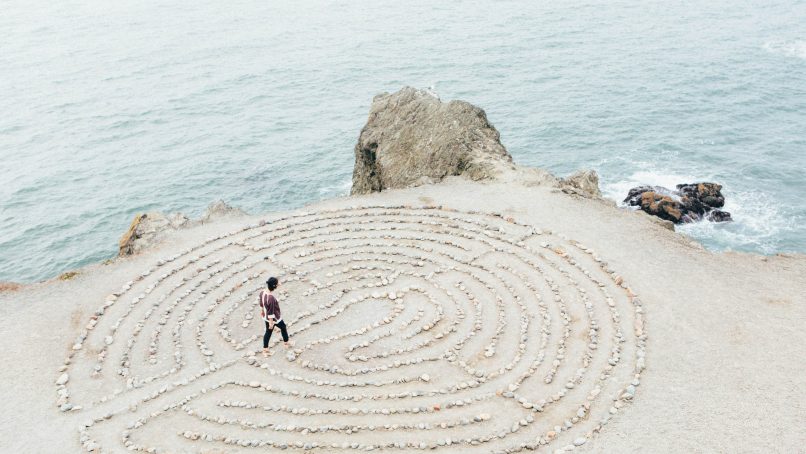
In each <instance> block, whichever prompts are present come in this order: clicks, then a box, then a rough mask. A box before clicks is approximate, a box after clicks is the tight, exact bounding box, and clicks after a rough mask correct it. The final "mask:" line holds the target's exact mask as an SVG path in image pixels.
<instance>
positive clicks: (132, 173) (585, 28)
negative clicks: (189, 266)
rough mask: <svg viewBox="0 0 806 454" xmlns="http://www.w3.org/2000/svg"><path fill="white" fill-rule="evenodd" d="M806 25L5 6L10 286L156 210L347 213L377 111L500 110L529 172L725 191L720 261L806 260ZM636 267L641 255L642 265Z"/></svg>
mask: <svg viewBox="0 0 806 454" xmlns="http://www.w3.org/2000/svg"><path fill="white" fill-rule="evenodd" d="M804 24H806V2H804V1H736V0H731V1H727V0H714V1H708V2H686V1H683V2H655V1H649V2H633V1H630V2H624V1H618V0H616V1H609V2H593V1H569V2H531V1H523V2H514V1H501V2H488V1H470V0H465V1H456V2H431V1H406V2H399V1H390V0H376V1H373V2H364V1H350V2H348V1H328V2H325V1H307V0H303V1H294V2H267V1H251V0H250V1H244V0H235V1H230V2H220V1H211V0H197V1H195V2H167V1H141V0H123V1H120V2H108V1H97V0H87V1H80V2H79V1H71V0H66V1H59V2H45V1H38V0H34V1H33V2H31V1H21V0H5V1H4V2H2V5H0V106H1V107H2V109H1V110H0V111H2V113H3V114H2V115H0V162H2V166H0V281H8V280H11V281H23V282H30V281H35V280H39V279H45V278H49V277H52V276H54V275H56V274H58V273H60V272H62V271H65V270H68V269H72V268H76V267H78V266H81V265H84V264H87V263H91V262H96V261H100V260H103V259H105V258H108V257H112V256H114V254H115V253H116V243H117V240H118V238H119V236H120V235H121V234H122V233H123V231H124V230H125V229H126V228H127V227H128V224H129V222H130V221H131V219H132V217H133V215H134V214H135V213H137V212H141V211H144V210H162V211H182V212H185V213H186V214H188V215H191V216H195V215H199V214H200V213H201V212H203V210H204V208H205V207H206V206H207V204H208V203H210V202H211V201H213V200H215V199H224V200H226V201H227V202H229V203H231V204H233V205H236V206H239V207H241V208H243V209H245V210H247V211H250V212H265V211H269V210H279V209H287V208H293V207H298V206H301V205H303V204H305V203H307V202H311V201H315V200H318V199H322V198H327V197H332V196H336V195H342V194H345V193H346V192H348V191H349V185H350V182H349V180H350V176H351V172H352V166H353V151H352V150H353V146H354V144H355V142H356V139H357V137H358V133H359V131H360V128H361V127H362V125H363V124H364V122H365V121H366V116H367V112H368V109H369V105H370V102H371V99H372V96H373V95H375V94H376V93H379V92H382V91H394V90H397V89H399V88H400V87H402V86H404V85H412V86H415V87H423V88H425V87H433V90H434V91H436V92H437V93H439V95H440V97H441V98H442V99H445V100H447V99H463V100H467V101H469V102H472V103H474V104H476V105H479V106H481V107H483V108H484V109H485V110H486V111H487V115H488V117H489V119H490V120H491V121H492V122H493V124H495V126H496V127H497V128H498V129H499V131H500V132H501V136H502V141H503V143H504V144H505V145H506V147H507V148H508V150H509V151H510V152H511V153H512V155H513V156H514V158H515V161H516V162H517V163H520V164H525V165H533V166H540V167H544V168H547V169H550V170H551V171H553V172H555V173H557V174H560V175H563V174H566V173H570V172H572V171H574V170H576V169H580V168H594V169H596V170H598V171H599V173H600V175H601V179H602V184H601V185H602V187H603V189H604V192H605V193H606V194H607V195H608V196H610V197H612V198H614V199H617V200H620V199H621V198H623V197H624V195H625V194H626V191H627V189H628V188H629V187H630V186H632V185H636V184H640V183H648V184H665V185H668V186H673V185H674V184H676V183H685V182H693V181H701V180H709V181H716V182H719V183H721V184H723V185H724V190H723V192H724V193H725V195H726V198H727V209H728V210H729V211H730V212H732V213H733V216H734V218H735V219H736V221H735V222H733V223H729V224H710V223H702V224H696V225H690V226H685V227H683V228H682V229H681V230H682V231H683V232H685V233H687V234H689V235H691V236H693V237H695V238H697V239H698V240H700V241H701V242H703V244H705V245H706V246H707V247H708V248H711V249H714V250H726V249H732V250H740V251H752V252H758V253H763V254H771V253H776V252H787V251H789V252H806V227H804V223H805V222H806V198H804V197H802V195H801V194H802V193H803V191H804V189H806V183H804V172H805V171H806V134H805V133H804V132H806V28H804ZM625 247H628V245H625Z"/></svg>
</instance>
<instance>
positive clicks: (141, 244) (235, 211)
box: [118, 200, 246, 256]
mask: <svg viewBox="0 0 806 454" xmlns="http://www.w3.org/2000/svg"><path fill="white" fill-rule="evenodd" d="M244 214H246V213H245V212H244V211H243V210H241V209H239V208H234V207H232V206H230V205H228V204H226V203H225V202H224V201H222V200H217V201H215V202H213V203H211V204H210V205H209V206H208V207H207V210H206V211H205V212H204V214H203V215H202V217H201V218H199V219H198V220H195V221H193V220H191V219H190V218H188V217H187V216H185V215H184V214H182V213H170V214H167V215H166V214H164V213H160V212H158V211H153V212H150V213H141V214H137V215H135V216H134V219H133V220H132V223H131V225H129V229H128V230H127V231H126V233H124V234H123V236H122V237H121V238H120V241H119V242H118V255H119V256H126V255H132V254H137V253H138V252H140V251H143V250H145V249H148V248H150V247H151V246H153V245H154V244H155V243H157V242H158V241H159V240H160V239H161V237H162V235H163V234H164V233H165V232H168V231H171V230H178V229H181V228H186V227H192V226H195V225H199V224H204V223H206V222H210V221H213V220H216V219H219V218H222V217H226V216H241V215H244Z"/></svg>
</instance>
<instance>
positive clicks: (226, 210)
mask: <svg viewBox="0 0 806 454" xmlns="http://www.w3.org/2000/svg"><path fill="white" fill-rule="evenodd" d="M245 214H246V212H245V211H244V210H242V209H240V208H236V207H233V206H231V205H229V204H227V203H226V202H224V201H223V200H216V201H215V202H213V203H211V204H210V205H209V206H208V207H207V210H205V211H204V214H203V215H202V217H201V218H200V219H199V222H201V223H205V222H209V221H212V220H215V219H220V218H223V217H227V216H244V215H245Z"/></svg>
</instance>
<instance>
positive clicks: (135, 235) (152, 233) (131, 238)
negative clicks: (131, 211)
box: [118, 211, 190, 256]
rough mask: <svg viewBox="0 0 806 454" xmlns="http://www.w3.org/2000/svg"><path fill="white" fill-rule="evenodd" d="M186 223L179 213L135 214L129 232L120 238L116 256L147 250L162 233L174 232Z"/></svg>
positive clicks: (185, 219) (185, 218) (184, 217)
mask: <svg viewBox="0 0 806 454" xmlns="http://www.w3.org/2000/svg"><path fill="white" fill-rule="evenodd" d="M188 222H190V219H188V218H187V217H186V216H185V215H183V214H181V213H172V214H169V215H165V214H163V213H160V212H157V211H153V212H150V213H142V214H137V215H135V216H134V219H133V220H132V223H131V225H129V230H127V231H126V233H124V234H123V236H122V237H120V241H119V242H118V255H120V256H124V255H132V254H136V253H138V252H140V251H142V250H143V249H147V248H149V247H151V246H152V245H153V244H154V243H155V242H156V240H157V237H158V236H160V234H162V233H163V232H165V231H167V230H176V229H178V228H181V227H182V226H184V225H185V224H187V223H188Z"/></svg>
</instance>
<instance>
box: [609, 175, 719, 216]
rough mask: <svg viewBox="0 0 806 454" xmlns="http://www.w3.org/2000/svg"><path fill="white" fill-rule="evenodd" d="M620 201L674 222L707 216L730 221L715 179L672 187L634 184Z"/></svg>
mask: <svg viewBox="0 0 806 454" xmlns="http://www.w3.org/2000/svg"><path fill="white" fill-rule="evenodd" d="M624 203H625V204H627V205H629V206H634V207H638V208H640V209H641V210H643V211H645V212H646V213H649V214H651V215H653V216H657V217H659V218H661V219H666V220H668V221H672V222H674V223H675V224H681V223H687V222H696V221H700V220H708V221H712V222H725V221H731V220H732V219H731V217H730V213H728V212H727V211H723V210H721V209H720V208H722V207H724V206H725V197H724V196H723V195H722V185H719V184H716V183H693V184H688V183H686V184H678V185H677V186H676V190H670V189H667V188H664V187H662V186H637V187H635V188H632V189H630V191H629V192H628V194H627V198H625V199H624Z"/></svg>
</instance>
